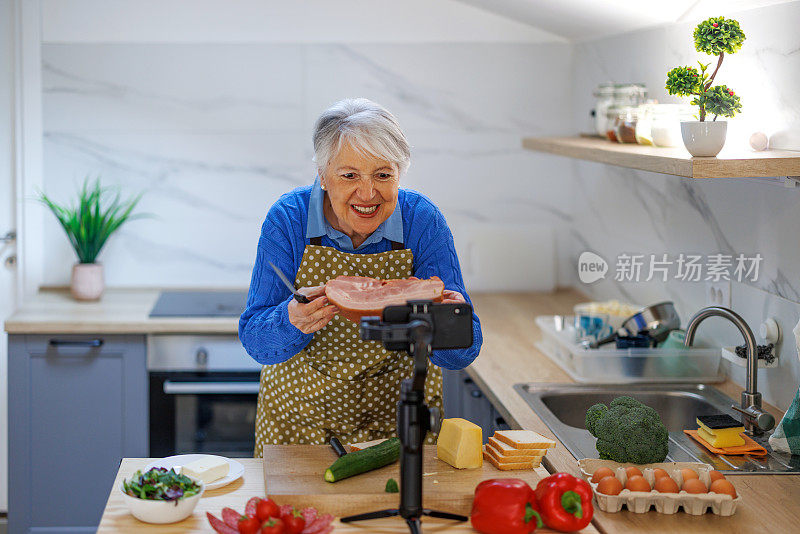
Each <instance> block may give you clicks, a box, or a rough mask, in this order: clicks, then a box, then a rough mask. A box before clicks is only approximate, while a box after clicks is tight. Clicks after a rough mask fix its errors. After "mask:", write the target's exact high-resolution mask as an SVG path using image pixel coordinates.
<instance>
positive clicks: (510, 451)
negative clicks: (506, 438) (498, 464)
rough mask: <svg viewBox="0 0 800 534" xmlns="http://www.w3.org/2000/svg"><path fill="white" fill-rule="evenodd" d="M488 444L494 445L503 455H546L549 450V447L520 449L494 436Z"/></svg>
mask: <svg viewBox="0 0 800 534" xmlns="http://www.w3.org/2000/svg"><path fill="white" fill-rule="evenodd" d="M488 445H491V446H492V447H494V449H495V450H496V451H497V452H498V453H499V454H501V455H503V456H544V454H545V453H546V452H547V449H518V448H516V447H512V446H511V445H509V444H508V443H505V442H503V441H500V440H499V439H497V438H495V437H494V436H492V437H490V438H489V443H488Z"/></svg>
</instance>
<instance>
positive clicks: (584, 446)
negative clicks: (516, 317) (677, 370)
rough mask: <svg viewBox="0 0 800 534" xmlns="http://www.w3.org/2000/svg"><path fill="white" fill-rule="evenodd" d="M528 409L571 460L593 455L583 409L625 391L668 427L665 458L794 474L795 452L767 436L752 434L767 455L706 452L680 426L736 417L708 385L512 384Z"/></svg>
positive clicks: (797, 466) (798, 466)
mask: <svg viewBox="0 0 800 534" xmlns="http://www.w3.org/2000/svg"><path fill="white" fill-rule="evenodd" d="M514 389H515V390H517V392H518V393H519V394H520V395H522V398H524V399H525V401H527V403H528V404H529V405H530V407H531V408H533V411H534V412H536V414H537V415H538V416H539V417H540V418H541V419H542V421H544V422H545V424H547V426H548V427H550V429H551V430H552V431H553V433H554V434H555V435H556V436H557V437H558V439H559V440H560V441H561V442H562V443H563V444H564V446H566V447H567V449H568V450H569V452H571V453H572V455H573V456H575V458H579V459H580V458H597V457H598V455H597V450H596V449H595V445H594V444H595V441H596V440H595V438H594V437H593V436H592V435H591V434H589V432H588V431H587V430H585V423H584V421H585V417H586V410H587V409H588V408H589V407H590V406H591V405H592V404H595V403H598V402H602V403H604V404H608V403H609V402H611V400H613V399H614V398H615V397H619V396H621V395H629V396H631V397H634V398H636V399H638V400H640V401H641V402H643V403H645V404H647V405H648V406H652V407H653V408H655V409H656V410H657V411H658V413H659V415H661V419H662V420H663V421H664V425H665V426H666V427H667V430H668V431H669V454H668V455H667V460H666V461H669V462H703V463H707V464H709V465H711V466H713V467H714V469H717V470H719V471H722V472H724V473H739V474H745V473H746V474H770V475H773V474H797V473H799V472H800V456H797V455H794V456H793V455H789V454H782V453H778V452H775V451H773V450H772V449H771V448H770V446H769V443H768V442H767V438H768V437H769V434H765V435H763V436H751V437H752V438H753V439H754V440H755V441H756V442H758V443H759V444H760V445H762V446H763V447H764V448H766V449H767V451H769V455H768V456H766V457H761V458H759V457H757V456H751V455H742V456H719V455H716V454H713V453H710V452H709V451H707V450H706V449H704V448H703V447H701V446H700V445H699V444H698V443H696V442H695V441H694V440H693V439H692V438H690V437H689V436H687V435H686V434H684V433H683V430H684V429H694V428H697V422H696V421H695V418H696V417H697V416H698V415H705V414H713V413H727V414H729V415H731V416H733V417H734V418H736V419H739V416H738V414H737V413H736V412H734V411H733V410H731V408H730V406H731V404H736V405H738V402H736V401H734V400H733V399H731V398H730V397H728V396H727V395H725V394H724V393H722V392H720V391H719V390H717V389H714V388H713V387H710V386H705V385H702V384H700V385H694V384H659V385H650V384H642V385H633V384H625V385H611V384H602V385H591V384H547V383H543V384H538V383H534V384H516V385H515V386H514Z"/></svg>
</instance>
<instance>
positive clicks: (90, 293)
mask: <svg viewBox="0 0 800 534" xmlns="http://www.w3.org/2000/svg"><path fill="white" fill-rule="evenodd" d="M104 289H105V280H104V279H103V266H102V265H101V264H99V263H76V264H75V265H73V266H72V282H71V284H70V290H71V292H72V296H73V297H74V298H75V299H76V300H100V297H102V296H103V290H104Z"/></svg>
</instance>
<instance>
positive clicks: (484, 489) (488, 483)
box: [470, 478, 542, 534]
mask: <svg viewBox="0 0 800 534" xmlns="http://www.w3.org/2000/svg"><path fill="white" fill-rule="evenodd" d="M470 521H471V522H472V527H473V528H474V529H475V530H477V531H478V532H482V533H483V534H528V533H529V532H533V531H534V530H536V529H537V528H539V527H541V526H542V519H541V517H539V511H538V507H537V505H536V495H534V493H533V489H531V487H530V486H529V485H528V483H527V482H525V481H524V480H520V479H518V478H499V479H491V480H484V481H483V482H481V483H480V484H478V485H477V486H476V487H475V499H474V500H473V501H472V513H471V514H470Z"/></svg>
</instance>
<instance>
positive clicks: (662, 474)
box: [653, 467, 669, 480]
mask: <svg viewBox="0 0 800 534" xmlns="http://www.w3.org/2000/svg"><path fill="white" fill-rule="evenodd" d="M653 476H654V477H655V479H656V480H658V479H659V478H664V477H669V473H667V472H666V471H664V470H663V469H661V468H660V467H656V468H655V469H653Z"/></svg>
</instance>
